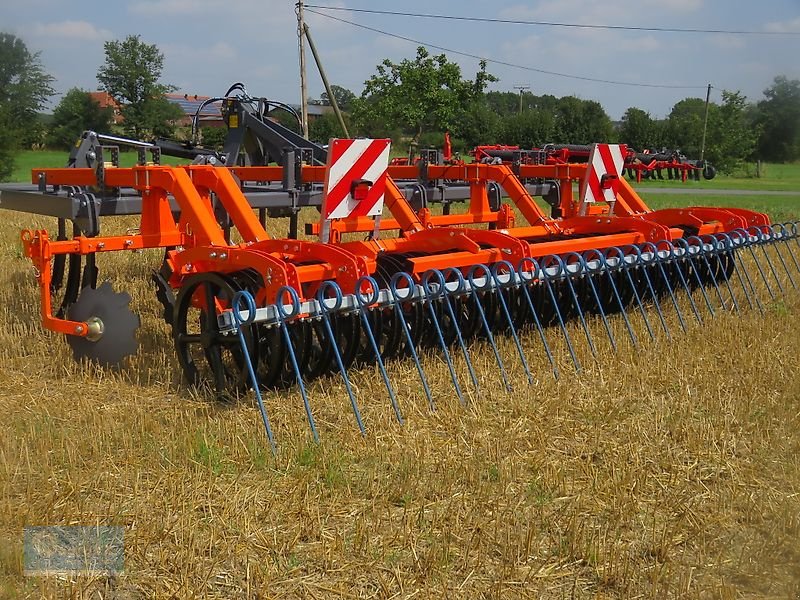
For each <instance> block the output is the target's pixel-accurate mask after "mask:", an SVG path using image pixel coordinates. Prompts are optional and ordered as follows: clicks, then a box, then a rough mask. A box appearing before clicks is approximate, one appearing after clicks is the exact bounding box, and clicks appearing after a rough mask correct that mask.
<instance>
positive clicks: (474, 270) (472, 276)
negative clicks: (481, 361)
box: [467, 264, 514, 392]
mask: <svg viewBox="0 0 800 600" xmlns="http://www.w3.org/2000/svg"><path fill="white" fill-rule="evenodd" d="M479 273H483V277H482V279H483V285H479V283H478V274H479ZM467 281H469V287H470V293H471V295H472V300H473V302H474V303H475V308H476V310H477V311H478V315H479V316H480V318H481V323H482V324H483V329H484V331H485V332H486V338H487V339H488V340H489V344H491V346H492V352H494V359H495V361H496V362H497V366H498V367H499V369H500V376H501V378H502V379H503V384H504V385H505V386H506V390H508V391H509V392H511V391H513V389H514V388H513V387H512V386H511V384H510V383H509V381H508V373H507V372H506V367H505V365H504V364H503V359H502V358H501V357H500V351H499V350H498V349H497V344H495V342H494V336H493V335H492V330H491V328H490V327H489V322H488V321H487V320H486V313H485V312H484V310H483V305H482V304H481V300H480V298H478V292H479V291H481V290H488V289H490V288H491V286H492V276H491V272H490V271H489V267H487V266H486V265H481V264H477V265H473V266H472V267H471V268H470V270H469V271H468V273H467Z"/></svg>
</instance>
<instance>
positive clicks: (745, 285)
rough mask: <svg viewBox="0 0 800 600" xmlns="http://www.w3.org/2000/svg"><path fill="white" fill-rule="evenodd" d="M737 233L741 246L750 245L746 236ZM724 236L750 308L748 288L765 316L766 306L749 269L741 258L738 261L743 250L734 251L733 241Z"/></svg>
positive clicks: (726, 235)
mask: <svg viewBox="0 0 800 600" xmlns="http://www.w3.org/2000/svg"><path fill="white" fill-rule="evenodd" d="M735 233H736V235H738V236H740V240H741V246H745V245H747V244H749V243H750V242H749V241H748V239H747V237H746V235H741V233H739V232H735ZM722 235H723V238H724V239H727V241H728V243H729V244H730V246H729V247H730V248H731V250H730V253H731V260H733V269H734V271H735V272H736V276H737V277H738V278H739V283H740V284H741V286H742V289H743V290H744V291H745V295H747V300H748V302H750V308H752V307H753V304H752V301H751V297H750V295H749V294H748V292H747V290H748V286H749V289H750V292H752V294H753V295H752V298H753V299H754V300H755V302H756V306H757V307H758V310H759V311H760V312H761V314H762V315H763V314H764V305H763V304H762V303H761V299H760V298H759V297H758V292H757V291H756V286H755V285H753V281H752V280H751V279H750V273H749V272H748V270H747V268H746V267H745V265H744V261H743V260H741V258H740V259H739V260H738V261H737V254H738V253H740V252H741V249H736V250H734V244H733V239H732V238H731V237H730V236H729V235H728V234H722ZM740 262H741V263H742V264H741V268H740V265H739V263H740ZM722 273H723V275H725V271H724V270H723V271H722ZM742 274H744V277H742ZM727 279H728V278H727V276H725V280H726V281H727Z"/></svg>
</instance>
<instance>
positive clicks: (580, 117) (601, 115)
mask: <svg viewBox="0 0 800 600" xmlns="http://www.w3.org/2000/svg"><path fill="white" fill-rule="evenodd" d="M613 133H614V132H613V127H612V126H611V119H610V118H609V116H608V115H607V114H606V111H605V110H603V107H602V106H601V105H600V103H599V102H595V101H594V100H581V99H580V98H575V97H574V96H564V97H563V98H561V99H559V100H558V103H557V104H556V107H555V138H556V139H555V140H553V141H556V142H559V143H564V144H593V143H595V142H609V141H612V140H611V138H612V136H613Z"/></svg>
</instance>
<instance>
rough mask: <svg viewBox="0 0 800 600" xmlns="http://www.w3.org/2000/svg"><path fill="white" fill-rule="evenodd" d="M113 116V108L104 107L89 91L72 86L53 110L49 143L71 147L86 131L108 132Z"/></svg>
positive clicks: (66, 147)
mask: <svg viewBox="0 0 800 600" xmlns="http://www.w3.org/2000/svg"><path fill="white" fill-rule="evenodd" d="M113 117H114V110H113V109H112V108H110V107H105V108H103V107H101V106H100V103H99V102H97V101H96V100H95V99H94V98H92V96H91V95H90V94H89V92H87V91H85V90H82V89H80V88H72V89H71V90H69V91H68V92H67V93H66V94H64V97H63V98H62V99H61V102H59V103H58V106H56V109H55V110H54V111H53V122H52V124H51V127H50V133H49V134H48V136H47V143H48V145H50V146H52V147H58V148H65V149H69V148H70V147H71V146H72V145H73V144H74V143H75V140H76V139H78V137H79V136H80V134H81V133H83V132H84V131H87V130H91V131H99V132H101V133H103V132H107V131H108V129H109V127H110V126H111V120H112V119H113Z"/></svg>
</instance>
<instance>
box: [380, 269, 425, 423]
mask: <svg viewBox="0 0 800 600" xmlns="http://www.w3.org/2000/svg"><path fill="white" fill-rule="evenodd" d="M401 279H402V280H403V281H404V282H405V284H406V287H405V288H401V289H407V290H408V292H407V295H406V296H403V295H402V294H401V293H400V289H398V287H397V283H398V282H399V281H400V280H401ZM415 287H416V284H415V283H414V280H413V279H412V278H411V275H409V274H408V273H405V272H403V271H400V272H399V273H395V274H394V275H393V276H392V279H391V281H390V282H389V291H390V292H391V294H392V300H393V304H394V310H395V314H396V316H397V318H398V319H400V326H401V327H402V328H403V333H405V336H406V347H407V349H408V351H409V352H410V353H411V357H412V358H413V359H414V365H416V367H417V374H419V380H420V381H421V382H422V388H423V390H425V397H426V398H427V399H428V404H429V405H430V407H431V410H436V403H435V402H434V401H433V395H432V394H431V388H430V386H429V385H428V379H427V377H425V371H424V370H423V368H422V364H421V363H420V362H419V356H418V355H417V350H416V348H415V347H414V340H413V339H412V338H411V331H410V330H409V328H408V323H407V322H406V317H405V315H404V314H403V307H402V306H401V303H402V302H404V301H408V302H413V301H414V300H411V299H410V298H411V296H412V295H413V293H414V288H415Z"/></svg>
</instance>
